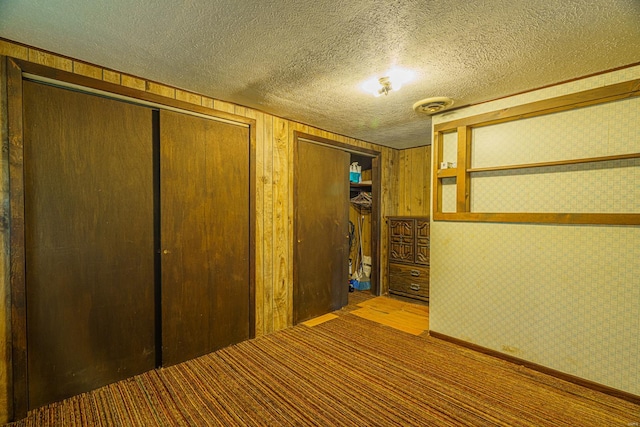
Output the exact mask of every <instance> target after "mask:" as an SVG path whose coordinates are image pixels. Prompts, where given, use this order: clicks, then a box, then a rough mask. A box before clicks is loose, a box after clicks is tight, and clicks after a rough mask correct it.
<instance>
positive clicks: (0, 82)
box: [0, 56, 13, 423]
mask: <svg viewBox="0 0 640 427" xmlns="http://www.w3.org/2000/svg"><path fill="white" fill-rule="evenodd" d="M7 102H8V100H7V60H6V58H5V57H3V56H0V143H1V144H2V156H1V157H0V159H1V165H2V166H1V170H0V174H1V175H0V177H1V178H0V188H1V190H0V194H2V205H1V206H2V207H1V208H0V212H1V214H0V246H2V256H0V263H1V264H0V307H2V308H3V312H2V315H1V317H0V334H1V336H2V338H0V345H1V346H2V347H0V378H4V382H3V383H2V385H0V390H1V392H0V423H5V422H8V421H9V416H10V413H11V411H12V407H13V402H12V401H11V382H12V368H11V359H12V358H11V351H12V346H11V331H12V328H11V308H10V307H11V279H10V271H11V267H10V259H9V254H10V237H11V236H10V227H11V210H10V208H9V195H10V194H11V193H10V191H9V130H8V123H7V117H8V104H7Z"/></svg>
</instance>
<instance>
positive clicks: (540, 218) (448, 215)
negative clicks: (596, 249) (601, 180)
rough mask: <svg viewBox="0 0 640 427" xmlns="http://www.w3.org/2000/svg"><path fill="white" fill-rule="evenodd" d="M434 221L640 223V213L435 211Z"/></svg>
mask: <svg viewBox="0 0 640 427" xmlns="http://www.w3.org/2000/svg"><path fill="white" fill-rule="evenodd" d="M433 220H434V221H459V222H504V223H520V224H525V223H528V224H584V225H588V224H606V225H640V214H625V213H602V214H601V213H545V212H541V213H531V212H513V213H511V212H509V213H493V212H461V213H455V212H435V211H434V213H433Z"/></svg>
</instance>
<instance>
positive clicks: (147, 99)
mask: <svg viewBox="0 0 640 427" xmlns="http://www.w3.org/2000/svg"><path fill="white" fill-rule="evenodd" d="M0 61H1V62H2V63H3V65H2V67H1V68H0V71H4V73H3V74H4V75H6V81H5V76H4V75H3V76H2V79H0V84H5V83H6V88H7V90H6V92H7V100H6V118H7V127H8V150H9V155H8V158H9V160H8V165H6V164H4V165H3V166H2V167H3V171H2V173H4V168H7V167H8V172H9V173H8V175H9V204H10V214H9V216H8V218H7V219H8V222H9V227H8V229H9V254H8V256H9V262H10V269H9V286H10V298H11V302H10V303H9V304H8V307H7V308H8V309H10V310H11V331H10V334H9V335H10V337H11V339H10V341H11V342H10V347H11V349H10V350H8V351H9V353H10V354H11V362H10V369H9V370H10V372H9V375H8V377H9V379H8V382H9V385H10V388H11V389H10V391H9V396H8V401H9V403H8V406H9V408H8V412H9V414H10V415H12V416H11V419H14V420H15V419H20V418H24V417H25V416H26V414H27V410H28V406H29V405H28V403H29V395H28V381H27V375H28V372H27V321H26V319H27V318H26V283H25V229H24V226H25V224H24V152H23V149H24V129H23V98H22V82H23V79H24V78H32V79H34V80H41V81H43V82H50V84H56V82H57V83H58V84H59V85H60V86H61V87H66V88H71V89H72V90H78V91H84V92H86V93H88V94H93V95H99V96H106V97H112V98H113V99H116V100H121V101H125V102H133V103H138V104H141V105H144V106H149V107H150V108H167V109H171V110H173V111H181V112H185V113H187V114H189V113H191V114H196V115H199V116H206V117H209V118H211V119H214V120H222V121H226V122H229V123H234V124H238V125H244V126H247V127H248V129H249V224H247V226H248V227H249V336H250V338H253V337H255V331H256V325H255V323H256V301H255V283H256V268H255V252H256V251H255V246H256V245H255V232H256V120H254V119H249V118H246V117H242V116H237V115H235V114H230V113H226V112H222V111H217V110H213V109H211V108H208V107H203V106H200V105H195V104H190V103H187V102H184V101H179V100H175V99H171V98H166V97H163V96H160V95H156V94H152V93H149V92H145V91H141V90H137V89H132V88H129V87H125V86H120V85H117V84H114V83H109V82H105V81H102V80H96V79H93V78H90V77H86V76H82V75H78V74H73V73H70V72H66V71H62V70H58V69H55V68H50V67H46V66H43V65H39V64H35V63H32V62H28V61H24V60H20V59H15V58H10V57H5V56H0ZM1 113H2V114H4V113H5V112H4V111H2V112H1ZM3 142H4V141H3ZM5 216H6V215H5ZM156 250H159V248H156ZM6 255H7V254H6V253H5V256H6Z"/></svg>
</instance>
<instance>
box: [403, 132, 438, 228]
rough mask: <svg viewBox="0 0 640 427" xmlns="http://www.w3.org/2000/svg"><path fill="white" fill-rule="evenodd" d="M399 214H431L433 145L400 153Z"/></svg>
mask: <svg viewBox="0 0 640 427" xmlns="http://www.w3.org/2000/svg"><path fill="white" fill-rule="evenodd" d="M397 170H398V175H397V181H398V183H397V189H398V190H397V194H396V198H397V203H398V208H397V214H398V215H413V216H429V215H430V207H431V202H430V201H431V185H430V180H431V146H430V145H427V146H424V147H417V148H409V149H406V150H402V151H400V152H399V153H398V169H397Z"/></svg>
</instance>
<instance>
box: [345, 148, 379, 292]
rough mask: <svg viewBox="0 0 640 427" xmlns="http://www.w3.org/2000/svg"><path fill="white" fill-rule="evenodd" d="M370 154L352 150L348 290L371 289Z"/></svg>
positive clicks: (371, 177) (371, 209) (371, 184)
mask: <svg viewBox="0 0 640 427" xmlns="http://www.w3.org/2000/svg"><path fill="white" fill-rule="evenodd" d="M372 161H373V157H370V156H366V155H361V154H356V153H351V160H350V162H351V165H350V169H349V172H350V173H349V291H350V292H351V291H355V292H372V286H371V278H372V271H374V269H376V268H378V266H376V265H374V264H375V262H374V261H373V256H372V255H373V254H372V211H373V195H372V189H373V176H372Z"/></svg>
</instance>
